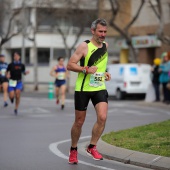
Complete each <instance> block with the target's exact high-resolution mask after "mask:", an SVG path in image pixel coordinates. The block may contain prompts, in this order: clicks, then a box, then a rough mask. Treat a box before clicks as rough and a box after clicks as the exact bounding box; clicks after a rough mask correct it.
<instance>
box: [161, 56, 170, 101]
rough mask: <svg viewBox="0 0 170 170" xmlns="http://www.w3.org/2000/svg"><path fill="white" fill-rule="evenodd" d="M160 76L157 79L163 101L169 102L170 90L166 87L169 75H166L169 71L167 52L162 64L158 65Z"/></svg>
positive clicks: (169, 79) (169, 58) (169, 78)
mask: <svg viewBox="0 0 170 170" xmlns="http://www.w3.org/2000/svg"><path fill="white" fill-rule="evenodd" d="M159 71H160V77H159V81H160V83H161V84H162V87H163V97H164V99H163V102H164V103H166V104H170V90H168V88H167V84H168V82H169V81H170V77H169V75H168V73H169V71H170V55H169V53H167V55H166V56H164V57H163V61H162V64H161V65H160V66H159Z"/></svg>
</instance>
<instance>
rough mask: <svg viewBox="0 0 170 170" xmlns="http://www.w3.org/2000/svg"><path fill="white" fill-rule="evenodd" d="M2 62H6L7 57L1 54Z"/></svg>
mask: <svg viewBox="0 0 170 170" xmlns="http://www.w3.org/2000/svg"><path fill="white" fill-rule="evenodd" d="M0 62H5V56H4V55H3V54H0Z"/></svg>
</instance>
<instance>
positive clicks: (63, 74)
mask: <svg viewBox="0 0 170 170" xmlns="http://www.w3.org/2000/svg"><path fill="white" fill-rule="evenodd" d="M57 79H58V80H64V79H65V73H60V72H59V73H58V76H57Z"/></svg>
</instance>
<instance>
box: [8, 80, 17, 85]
mask: <svg viewBox="0 0 170 170" xmlns="http://www.w3.org/2000/svg"><path fill="white" fill-rule="evenodd" d="M16 85H17V81H16V80H11V79H10V80H9V86H11V87H16Z"/></svg>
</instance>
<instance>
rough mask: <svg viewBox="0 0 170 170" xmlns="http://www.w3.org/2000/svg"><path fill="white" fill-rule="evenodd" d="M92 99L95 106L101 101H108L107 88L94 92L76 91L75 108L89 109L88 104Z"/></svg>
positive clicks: (80, 109)
mask: <svg viewBox="0 0 170 170" xmlns="http://www.w3.org/2000/svg"><path fill="white" fill-rule="evenodd" d="M90 99H91V101H92V103H93V106H95V105H96V104H98V103H100V102H106V103H108V92H107V90H100V91H94V92H84V91H75V94H74V101H75V102H74V103H75V110H79V111H85V110H87V106H88V103H89V101H90Z"/></svg>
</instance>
